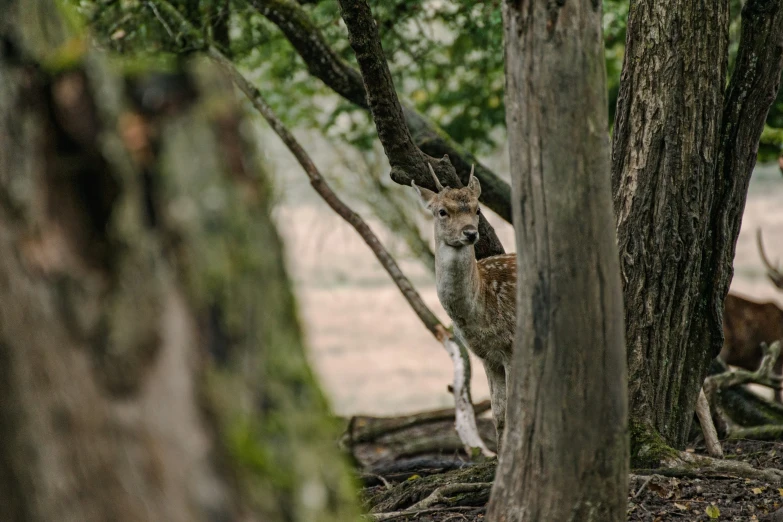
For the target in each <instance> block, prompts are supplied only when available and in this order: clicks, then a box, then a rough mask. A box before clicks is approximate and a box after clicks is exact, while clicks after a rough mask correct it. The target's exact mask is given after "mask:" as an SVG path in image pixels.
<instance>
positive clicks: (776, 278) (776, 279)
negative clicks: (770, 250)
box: [756, 228, 783, 290]
mask: <svg viewBox="0 0 783 522" xmlns="http://www.w3.org/2000/svg"><path fill="white" fill-rule="evenodd" d="M756 243H757V244H758V247H759V254H761V262H762V263H764V268H766V269H767V277H769V280H770V281H772V284H773V285H775V286H777V287H778V288H780V289H781V290H783V272H781V271H780V269H779V268H778V267H776V266H773V265H772V263H770V262H769V259H768V258H767V254H765V253H764V244H763V242H762V241H761V229H760V228H759V229H757V230H756Z"/></svg>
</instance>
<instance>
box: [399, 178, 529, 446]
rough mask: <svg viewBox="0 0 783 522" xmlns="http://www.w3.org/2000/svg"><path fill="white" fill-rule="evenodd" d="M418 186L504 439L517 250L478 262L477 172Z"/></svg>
mask: <svg viewBox="0 0 783 522" xmlns="http://www.w3.org/2000/svg"><path fill="white" fill-rule="evenodd" d="M413 186H414V188H416V190H417V191H418V192H419V195H420V196H421V198H422V201H423V203H424V205H425V207H426V208H427V209H428V210H430V211H431V212H432V214H433V216H434V218H435V242H436V248H435V281H436V285H437V289H438V298H439V299H440V302H441V304H442V305H443V308H444V309H445V310H446V313H448V314H449V317H451V320H452V321H453V323H454V332H455V334H456V336H457V337H458V338H459V339H460V340H461V341H462V342H463V343H464V344H465V345H467V347H468V348H469V349H470V350H471V351H472V352H473V353H474V354H476V355H477V356H478V357H479V358H480V359H481V361H482V363H483V364H484V370H485V371H486V373H487V381H488V382H489V389H490V398H491V402H492V413H493V417H494V420H495V427H496V429H497V433H498V444H500V442H501V436H502V433H503V428H504V426H505V418H506V396H507V390H506V375H507V373H508V371H509V370H510V368H511V353H512V347H513V341H514V331H515V327H516V280H517V259H516V255H515V254H504V255H499V256H493V257H488V258H486V259H482V260H481V261H476V258H475V251H474V248H473V245H474V244H475V242H476V241H477V240H478V213H479V212H480V210H479V206H478V197H479V195H480V194H481V186H480V185H479V182H478V180H477V179H476V178H473V177H472V176H471V178H470V181H469V182H468V186H467V187H465V188H460V189H451V188H444V189H442V190H441V191H440V192H438V193H436V192H432V191H430V190H427V189H424V188H419V187H417V186H416V185H413Z"/></svg>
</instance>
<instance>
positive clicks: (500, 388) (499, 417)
mask: <svg viewBox="0 0 783 522" xmlns="http://www.w3.org/2000/svg"><path fill="white" fill-rule="evenodd" d="M482 362H483V363H484V371H485V372H486V373H487V382H488V383H489V401H490V403H491V404H492V419H493V420H494V421H495V433H496V434H497V446H498V454H500V446H501V444H502V442H503V430H504V429H505V427H506V370H505V369H504V368H503V365H493V364H491V363H488V362H487V361H482Z"/></svg>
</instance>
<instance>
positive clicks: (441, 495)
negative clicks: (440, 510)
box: [408, 482, 492, 511]
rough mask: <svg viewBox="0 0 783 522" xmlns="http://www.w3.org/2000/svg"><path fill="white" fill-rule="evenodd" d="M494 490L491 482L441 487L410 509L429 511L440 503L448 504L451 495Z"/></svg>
mask: <svg viewBox="0 0 783 522" xmlns="http://www.w3.org/2000/svg"><path fill="white" fill-rule="evenodd" d="M490 488H492V483H491V482H472V483H470V482H468V483H461V484H447V485H445V486H441V487H439V488H438V489H436V490H435V491H433V492H432V493H430V495H429V496H428V497H426V498H424V499H423V500H420V501H419V502H417V503H416V504H414V505H412V506H411V507H410V508H408V509H409V510H411V511H419V510H422V509H427V508H430V507H432V506H434V505H435V504H438V503H439V502H447V501H448V498H447V497H448V496H449V495H457V494H459V493H473V492H476V491H483V490H489V489H490Z"/></svg>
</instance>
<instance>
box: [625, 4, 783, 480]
mask: <svg viewBox="0 0 783 522" xmlns="http://www.w3.org/2000/svg"><path fill="white" fill-rule="evenodd" d="M780 6H781V1H780V0H749V1H748V2H747V3H746V4H745V7H744V8H743V21H742V38H741V42H740V49H739V53H738V59H737V64H736V68H735V71H734V74H733V76H732V80H731V83H730V85H729V89H728V91H727V92H726V94H725V96H724V85H725V81H726V67H727V60H728V48H727V46H728V23H729V5H728V2H707V3H695V2H690V1H687V0H677V1H673V2H668V3H661V2H654V1H651V0H640V1H636V2H632V3H631V7H630V12H629V16H628V36H627V42H626V54H625V62H624V64H623V72H622V77H621V84H620V93H619V98H618V102H617V119H616V122H615V128H614V143H613V150H612V189H613V195H614V206H615V217H616V222H617V235H618V242H619V248H620V262H621V273H622V281H623V292H624V297H625V303H626V307H625V308H626V314H625V322H626V341H627V344H628V370H629V401H630V414H631V424H630V428H631V429H630V431H631V458H632V462H633V463H634V464H635V465H639V466H647V465H654V463H655V462H657V461H658V460H660V458H661V457H662V456H665V454H666V453H668V452H669V451H670V449H669V448H667V446H668V445H671V446H675V447H682V446H683V445H684V444H685V442H686V438H687V436H688V432H689V429H690V423H691V419H692V417H693V411H694V408H695V405H696V399H697V397H698V393H699V390H700V388H701V385H702V382H703V381H704V377H705V376H706V373H707V366H708V364H709V361H710V360H711V359H712V358H714V357H715V356H716V355H717V354H718V352H719V351H720V347H721V345H722V343H723V334H722V310H723V300H724V298H725V296H726V292H727V290H728V286H729V283H730V282H731V276H732V269H731V263H732V261H733V255H734V246H735V244H736V240H737V235H738V233H739V225H740V220H741V215H742V209H743V208H744V201H745V197H746V195H747V186H748V180H749V177H750V174H751V172H752V169H753V166H754V165H755V156H756V151H757V148H758V139H759V136H760V133H761V130H762V128H763V123H764V119H765V118H766V114H767V111H768V109H769V105H770V103H771V102H772V100H773V99H774V92H776V90H777V84H778V81H779V78H780V70H781V63H780V55H781V43H780V42H781V35H783V19H782V18H781V14H780V12H781V9H780Z"/></svg>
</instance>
